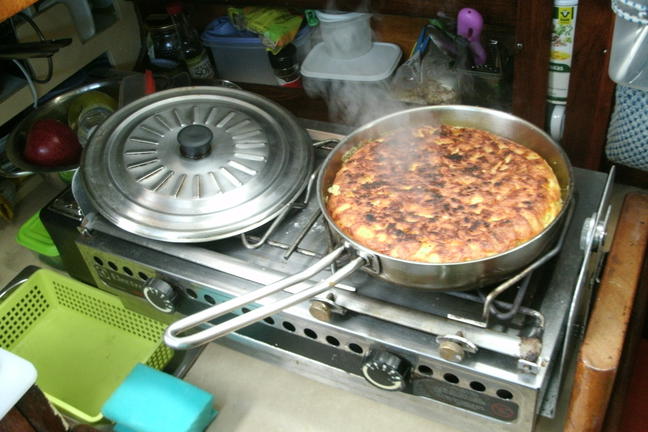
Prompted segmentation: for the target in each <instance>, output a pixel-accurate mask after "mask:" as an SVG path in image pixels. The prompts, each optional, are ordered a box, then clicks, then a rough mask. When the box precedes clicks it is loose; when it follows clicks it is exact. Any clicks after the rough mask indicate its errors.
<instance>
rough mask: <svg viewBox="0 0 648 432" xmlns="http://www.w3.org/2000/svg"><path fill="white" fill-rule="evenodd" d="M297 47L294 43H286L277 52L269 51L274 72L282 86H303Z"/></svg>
mask: <svg viewBox="0 0 648 432" xmlns="http://www.w3.org/2000/svg"><path fill="white" fill-rule="evenodd" d="M296 55H297V48H295V46H294V45H293V44H288V45H286V46H285V47H284V48H283V49H282V50H281V51H279V52H278V53H277V54H272V53H271V52H268V57H269V59H270V65H271V66H272V72H273V73H274V76H275V78H276V79H277V83H278V84H279V85H280V86H282V87H301V86H302V85H301V75H300V73H299V65H298V64H297V63H296V58H295V57H296Z"/></svg>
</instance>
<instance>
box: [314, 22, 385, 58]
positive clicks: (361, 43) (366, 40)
mask: <svg viewBox="0 0 648 432" xmlns="http://www.w3.org/2000/svg"><path fill="white" fill-rule="evenodd" d="M316 15H317V19H318V20H319V22H320V30H321V35H322V40H323V41H324V46H325V49H326V52H327V54H328V55H329V56H330V57H332V58H336V59H353V58H357V57H360V56H362V55H364V54H366V53H367V52H369V50H370V49H371V48H372V44H371V42H372V38H371V24H370V22H369V21H370V18H371V15H369V14H366V13H360V12H349V13H344V12H331V11H327V12H323V11H317V12H316Z"/></svg>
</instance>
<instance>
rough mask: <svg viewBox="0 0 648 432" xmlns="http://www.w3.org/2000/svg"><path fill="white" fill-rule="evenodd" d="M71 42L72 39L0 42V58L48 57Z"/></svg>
mask: <svg viewBox="0 0 648 432" xmlns="http://www.w3.org/2000/svg"><path fill="white" fill-rule="evenodd" d="M71 43H72V39H69V38H66V39H53V40H44V41H40V42H21V43H14V44H0V59H30V58H38V57H50V56H53V55H54V54H56V53H57V52H58V50H59V49H60V48H64V47H66V46H68V45H70V44H71Z"/></svg>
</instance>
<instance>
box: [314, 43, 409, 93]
mask: <svg viewBox="0 0 648 432" xmlns="http://www.w3.org/2000/svg"><path fill="white" fill-rule="evenodd" d="M400 58H401V51H400V48H399V47H398V45H394V44H390V43H384V42H375V43H373V44H372V48H371V50H369V51H368V52H367V53H366V54H364V55H362V56H360V57H357V58H355V59H351V60H342V59H336V58H332V57H330V56H329V55H328V50H326V46H325V43H324V42H320V43H319V44H317V45H316V46H315V47H314V48H313V50H312V51H311V52H310V53H309V54H308V57H306V60H304V64H303V65H302V69H301V74H302V77H303V79H304V88H306V90H307V91H314V92H316V93H317V92H318V91H317V90H318V88H319V87H321V86H322V85H325V84H326V83H334V82H344V83H347V84H356V85H373V86H381V87H382V86H385V85H387V84H388V82H389V79H390V78H391V76H392V74H393V73H394V70H395V69H396V66H397V65H398V61H399V60H400Z"/></svg>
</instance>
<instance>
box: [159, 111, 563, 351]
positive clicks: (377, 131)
mask: <svg viewBox="0 0 648 432" xmlns="http://www.w3.org/2000/svg"><path fill="white" fill-rule="evenodd" d="M403 124H408V125H410V127H417V126H423V125H440V124H448V125H454V126H464V127H473V128H481V129H485V130H488V131H491V132H493V133H495V134H498V135H500V136H503V137H506V138H509V139H511V140H513V141H516V142H518V143H520V144H522V145H524V146H527V147H529V148H530V149H532V150H534V151H535V152H537V153H538V154H540V155H541V156H542V157H543V158H544V159H545V160H546V161H547V162H548V163H549V165H550V166H551V167H552V168H553V170H554V172H555V174H556V177H557V178H558V182H559V183H560V186H561V190H562V200H563V208H562V210H561V211H560V213H559V214H558V216H557V217H556V218H555V219H554V221H553V222H552V223H550V224H549V225H548V226H547V227H546V228H545V229H544V230H543V231H542V232H541V233H540V234H538V235H537V236H535V237H534V238H532V239H531V240H529V241H527V242H526V243H523V244H521V245H519V246H517V247H515V248H513V249H511V250H509V251H506V252H503V253H500V254H498V255H494V256H490V257H486V258H483V259H479V260H473V261H467V262H459V263H438V264H437V263H422V262H414V261H407V260H402V259H397V258H393V257H390V256H387V255H383V254H380V253H377V252H375V251H373V250H371V249H369V248H367V247H364V246H362V245H360V244H358V243H357V242H356V241H355V240H353V239H352V238H350V237H348V236H347V235H346V234H345V233H343V232H342V231H341V230H340V229H339V228H338V227H337V226H336V225H335V223H334V222H333V220H332V218H331V217H330V215H329V213H328V210H327V208H326V197H327V195H328V189H329V187H330V186H331V184H332V182H333V179H334V177H335V174H336V173H337V172H338V170H339V169H340V167H341V165H342V161H343V157H344V155H345V154H346V153H347V152H348V151H349V150H350V149H352V148H354V147H357V146H358V145H362V143H364V142H366V141H367V140H370V139H375V138H378V137H381V136H383V135H384V134H386V133H389V132H391V131H393V130H395V129H398V128H402V127H403V126H402V125H403ZM317 191H318V195H317V197H318V203H319V207H320V209H321V211H322V213H323V214H324V217H325V219H326V221H327V222H328V225H329V226H330V227H331V229H332V230H333V231H334V232H335V233H336V235H337V237H338V238H340V240H341V243H342V246H340V247H338V248H337V249H335V250H333V251H332V252H331V253H330V254H328V255H327V256H325V257H324V258H322V259H320V260H319V261H317V262H316V263H315V264H313V266H312V267H310V268H307V269H306V270H304V271H302V272H301V273H299V274H296V275H292V276H289V277H287V278H285V279H282V280H280V281H278V282H276V283H274V284H271V285H268V286H265V287H263V288H260V289H258V290H256V291H252V292H249V293H248V294H246V295H243V296H241V297H237V298H234V299H232V300H230V301H228V302H226V303H222V304H219V305H216V306H213V307H211V308H209V309H205V310H204V311H201V312H199V313H197V314H195V315H190V316H188V317H186V318H183V319H181V320H179V321H176V322H175V323H173V324H171V325H170V326H169V328H168V329H167V330H166V332H165V335H164V339H165V343H166V344H167V345H169V346H171V347H173V348H177V349H186V348H190V347H194V346H196V345H200V344H203V343H207V342H209V341H211V340H214V339H216V338H218V337H221V336H224V335H226V334H228V333H230V332H232V331H235V330H237V329H240V328H241V327H244V326H246V325H249V324H251V323H253V322H255V321H258V320H261V319H263V318H265V317H267V316H269V315H271V314H273V313H275V312H277V311H279V310H282V309H284V308H286V307H288V306H291V305H293V304H296V303H299V302H301V301H303V300H306V299H308V298H310V297H313V296H315V295H317V294H319V293H321V292H323V291H325V290H326V289H328V288H329V287H330V286H333V285H334V284H336V283H338V282H339V281H340V280H342V279H344V278H345V277H347V276H349V275H350V274H351V273H353V272H354V271H356V270H357V269H359V268H361V267H364V268H365V270H366V271H367V272H369V273H370V274H372V275H374V276H376V277H378V278H381V279H383V280H386V281H388V282H391V283H394V284H397V285H400V286H406V287H415V288H420V289H425V290H432V291H435V290H436V291H439V290H444V291H447V290H459V289H467V288H477V287H481V286H485V285H486V284H489V283H493V282H496V281H498V280H501V279H503V278H505V277H507V276H510V275H512V274H513V273H515V272H516V271H520V270H521V269H523V268H524V267H526V266H527V265H529V264H530V263H532V262H533V260H534V259H536V258H537V257H538V256H539V255H540V254H541V253H542V252H543V251H544V250H546V249H547V247H548V246H549V245H550V244H551V242H552V241H553V240H554V239H555V238H556V236H557V235H558V233H559V231H560V227H561V223H562V219H563V218H564V217H565V214H566V213H567V210H568V207H569V204H570V202H571V199H572V194H573V180H572V169H571V164H570V163H569V160H568V158H567V156H566V155H565V153H564V151H563V150H562V149H561V148H560V147H559V146H558V145H557V144H556V143H555V142H553V141H552V140H551V138H550V137H549V136H548V135H546V134H545V133H544V132H543V131H542V130H540V129H539V128H537V127H535V126H534V125H532V124H531V123H529V122H527V121H525V120H522V119H520V118H518V117H515V116H513V115H510V114H507V113H504V112H500V111H495V110H490V109H485V108H479V107H470V106H459V105H454V106H453V105H448V106H429V107H423V108H416V109H412V110H406V111H402V112H399V113H395V114H392V115H388V116H385V117H383V118H380V119H378V120H375V121H373V122H371V123H369V124H367V125H365V126H363V127H361V128H359V129H357V130H356V131H354V132H353V133H351V134H350V135H347V136H346V137H345V138H344V139H343V140H342V141H341V142H340V143H339V144H338V145H337V146H336V147H335V149H333V151H331V153H330V154H329V155H328V157H327V158H326V160H325V161H324V163H323V165H322V168H321V169H320V171H319V175H318V179H317ZM345 251H353V252H355V255H356V257H355V258H353V259H352V260H351V261H350V262H349V263H348V264H347V265H345V266H344V267H342V268H341V269H340V270H338V271H337V272H335V273H333V274H332V275H331V276H329V277H328V278H327V279H325V280H323V281H321V282H319V283H317V284H315V285H314V286H312V287H311V288H308V289H305V290H303V291H299V292H297V293H296V294H293V295H292V296H290V297H287V298H283V299H281V300H279V301H277V302H275V303H272V304H269V305H266V306H263V307H260V308H258V309H254V310H252V311H250V312H248V313H246V314H244V315H242V316H238V317H236V318H233V319H231V320H229V321H226V322H224V323H221V324H218V325H216V326H214V327H211V328H209V329H206V330H204V331H200V332H198V333H194V334H191V335H188V336H178V335H179V334H180V333H182V332H185V331H187V330H189V329H192V328H194V327H196V326H197V325H199V324H202V323H204V322H207V321H211V320H213V319H215V318H217V317H220V316H222V315H223V314H225V313H228V312H231V311H232V310H235V309H237V308H239V307H241V306H243V305H246V304H249V303H251V302H253V301H257V300H259V299H261V298H264V297H266V296H268V295H270V294H272V293H274V292H277V291H279V290H282V289H286V288H288V287H292V286H294V285H295V284H297V283H299V282H302V281H304V280H306V279H307V278H309V277H311V276H313V275H315V274H317V273H318V272H319V271H321V270H322V269H323V268H325V267H327V266H328V265H330V264H332V263H333V262H334V261H335V260H336V259H337V258H338V257H339V256H340V255H341V254H342V253H343V252H345Z"/></svg>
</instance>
